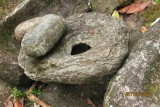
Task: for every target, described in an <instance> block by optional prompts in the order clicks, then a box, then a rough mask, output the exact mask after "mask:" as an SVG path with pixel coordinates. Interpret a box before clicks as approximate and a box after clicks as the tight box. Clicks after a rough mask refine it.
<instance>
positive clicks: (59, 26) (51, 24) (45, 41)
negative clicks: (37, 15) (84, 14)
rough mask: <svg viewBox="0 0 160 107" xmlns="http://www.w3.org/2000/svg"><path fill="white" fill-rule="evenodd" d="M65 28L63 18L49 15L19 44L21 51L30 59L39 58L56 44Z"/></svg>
mask: <svg viewBox="0 0 160 107" xmlns="http://www.w3.org/2000/svg"><path fill="white" fill-rule="evenodd" d="M65 28H66V23H65V21H64V19H63V17H61V16H58V15H54V14H49V15H46V16H44V17H42V18H41V20H40V23H39V24H38V25H37V26H35V27H34V28H32V29H31V30H29V31H28V32H27V33H26V34H25V36H24V38H23V39H22V42H21V47H22V49H23V51H24V52H25V53H26V54H27V55H28V56H32V57H40V56H43V55H45V54H46V53H47V52H49V51H50V50H51V49H52V48H53V47H54V45H55V44H56V43H57V42H58V40H59V39H60V37H61V36H62V34H63V33H64V31H65Z"/></svg>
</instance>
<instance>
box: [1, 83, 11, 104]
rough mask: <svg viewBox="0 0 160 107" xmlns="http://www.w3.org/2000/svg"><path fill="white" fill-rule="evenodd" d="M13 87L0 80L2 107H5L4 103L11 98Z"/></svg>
mask: <svg viewBox="0 0 160 107" xmlns="http://www.w3.org/2000/svg"><path fill="white" fill-rule="evenodd" d="M10 91H11V86H10V85H9V84H7V83H6V82H4V81H2V80H0V106H1V107H3V103H4V101H6V99H7V98H8V97H9V95H10V94H11V93H10Z"/></svg>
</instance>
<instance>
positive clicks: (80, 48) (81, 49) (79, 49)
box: [71, 43, 91, 55]
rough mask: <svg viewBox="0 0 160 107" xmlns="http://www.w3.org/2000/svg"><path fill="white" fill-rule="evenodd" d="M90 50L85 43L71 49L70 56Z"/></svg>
mask: <svg viewBox="0 0 160 107" xmlns="http://www.w3.org/2000/svg"><path fill="white" fill-rule="evenodd" d="M89 49H91V47H90V46H89V45H87V44H85V43H80V44H77V45H75V46H73V47H72V51H71V55H77V54H81V53H83V52H86V51H87V50H89Z"/></svg>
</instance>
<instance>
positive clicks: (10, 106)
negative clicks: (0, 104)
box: [4, 95, 13, 107]
mask: <svg viewBox="0 0 160 107" xmlns="http://www.w3.org/2000/svg"><path fill="white" fill-rule="evenodd" d="M4 107H13V102H12V96H11V95H10V96H9V97H8V98H7V100H6V101H5V102H4Z"/></svg>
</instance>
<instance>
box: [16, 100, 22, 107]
mask: <svg viewBox="0 0 160 107" xmlns="http://www.w3.org/2000/svg"><path fill="white" fill-rule="evenodd" d="M14 107H23V105H22V103H21V102H20V100H16V101H14Z"/></svg>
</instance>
